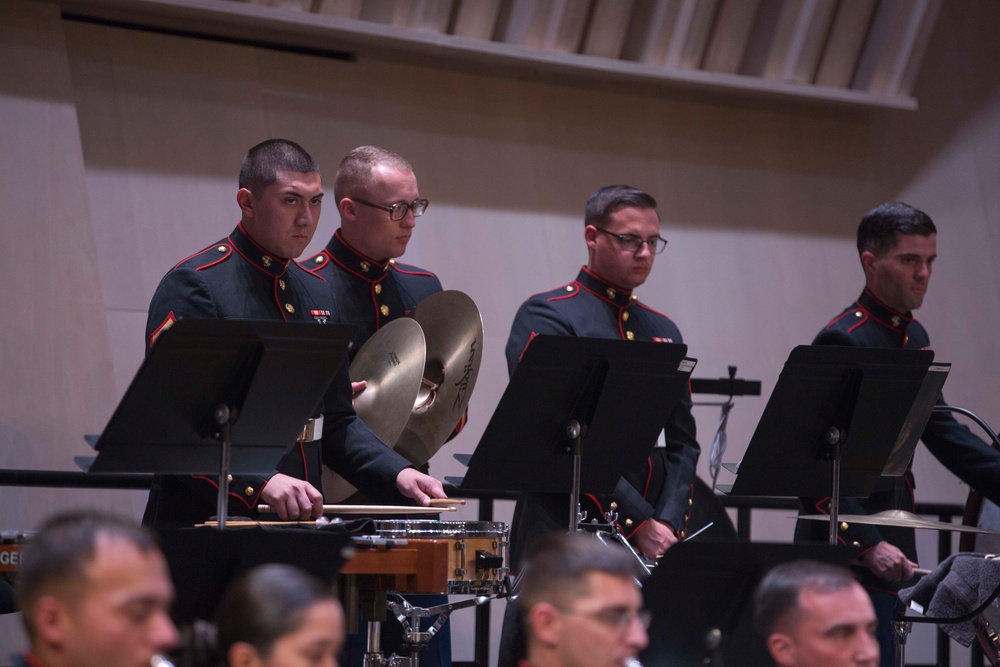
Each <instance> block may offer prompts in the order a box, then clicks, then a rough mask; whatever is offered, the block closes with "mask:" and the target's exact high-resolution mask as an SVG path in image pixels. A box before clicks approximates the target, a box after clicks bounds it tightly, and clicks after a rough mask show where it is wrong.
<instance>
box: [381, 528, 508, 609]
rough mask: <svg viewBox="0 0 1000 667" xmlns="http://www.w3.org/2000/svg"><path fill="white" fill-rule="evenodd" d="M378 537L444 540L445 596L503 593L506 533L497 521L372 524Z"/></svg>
mask: <svg viewBox="0 0 1000 667" xmlns="http://www.w3.org/2000/svg"><path fill="white" fill-rule="evenodd" d="M375 530H376V532H377V533H378V534H379V536H381V537H387V538H389V537H391V538H395V539H409V540H444V541H446V542H449V543H451V546H450V548H449V550H448V554H449V555H448V591H447V592H448V593H449V594H452V595H492V594H497V593H501V592H503V590H504V589H503V581H504V578H505V577H506V575H507V566H506V563H507V549H508V546H509V531H508V528H507V526H506V525H505V524H504V523H502V522H498V521H496V522H495V521H403V520H400V521H388V520H382V521H375Z"/></svg>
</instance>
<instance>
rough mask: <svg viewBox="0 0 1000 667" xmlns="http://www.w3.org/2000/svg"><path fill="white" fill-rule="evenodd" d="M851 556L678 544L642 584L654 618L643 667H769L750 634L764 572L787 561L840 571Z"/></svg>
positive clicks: (810, 549) (776, 547) (823, 547)
mask: <svg viewBox="0 0 1000 667" xmlns="http://www.w3.org/2000/svg"><path fill="white" fill-rule="evenodd" d="M857 551H858V550H857V549H852V548H849V547H845V546H831V545H828V544H766V543H749V542H741V543H733V542H707V541H706V542H699V541H693V542H682V543H680V544H676V545H674V546H673V547H671V548H670V549H667V552H666V553H665V554H663V557H662V558H661V559H660V561H659V562H658V564H657V566H656V569H655V570H653V573H652V575H650V576H649V577H648V578H647V579H645V580H644V581H643V585H642V596H643V603H644V606H645V607H646V609H648V610H649V611H650V612H652V614H653V620H652V624H651V626H650V628H649V646H648V647H647V648H646V649H644V650H643V651H642V653H641V654H640V656H639V657H640V659H641V660H642V664H643V665H646V667H702V666H704V665H712V666H714V667H723V666H727V667H728V666H729V665H732V666H733V667H742V666H743V665H769V664H773V662H772V661H771V660H770V657H769V656H768V653H767V650H766V648H765V642H764V639H763V638H762V637H760V636H759V635H758V634H757V632H756V631H755V630H754V628H753V619H752V617H753V593H754V590H755V589H756V587H757V584H758V583H759V582H760V580H761V579H762V578H763V576H764V575H765V574H766V573H767V571H768V570H769V569H771V568H772V567H774V566H775V565H778V564H779V563H785V562H788V561H793V560H799V559H803V558H808V559H811V560H817V561H822V562H826V563H833V564H836V565H846V564H847V563H849V562H850V560H851V559H852V558H853V557H854V556H855V555H856V553H857Z"/></svg>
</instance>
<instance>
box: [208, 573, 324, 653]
mask: <svg viewBox="0 0 1000 667" xmlns="http://www.w3.org/2000/svg"><path fill="white" fill-rule="evenodd" d="M335 600H336V598H334V596H333V592H332V589H331V588H330V587H329V586H324V585H323V584H322V583H321V582H320V581H319V580H318V579H316V578H315V577H313V576H312V575H310V574H309V573H307V572H305V571H304V570H301V569H299V568H297V567H294V566H292V565H285V564H281V563H271V564H269V565H261V566H258V567H255V568H253V569H251V570H247V571H246V572H244V573H243V574H242V575H241V576H240V577H239V578H238V579H236V581H234V582H233V583H232V584H231V585H230V586H229V588H227V589H226V592H225V594H224V595H223V596H222V600H221V601H220V602H219V606H218V607H217V608H216V611H215V624H216V628H217V642H216V644H217V650H218V651H219V654H220V658H221V660H222V663H223V664H225V656H226V654H227V653H228V651H229V648H230V647H231V646H232V645H233V644H235V643H236V642H247V643H248V644H250V645H251V646H253V647H254V649H255V650H256V651H257V653H258V654H260V656H261V657H264V658H266V657H267V656H268V655H269V654H270V652H271V649H272V647H273V645H274V642H275V641H277V640H278V639H279V638H280V637H282V636H283V635H286V634H288V633H290V632H294V631H295V630H297V629H298V628H299V626H300V624H301V623H302V621H303V615H304V614H305V612H306V610H307V609H308V608H309V607H311V606H312V605H314V604H315V603H317V602H326V601H335Z"/></svg>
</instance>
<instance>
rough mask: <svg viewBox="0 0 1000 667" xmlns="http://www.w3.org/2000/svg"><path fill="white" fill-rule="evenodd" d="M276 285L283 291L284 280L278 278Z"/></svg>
mask: <svg viewBox="0 0 1000 667" xmlns="http://www.w3.org/2000/svg"><path fill="white" fill-rule="evenodd" d="M278 287H280V288H281V291H282V292H284V291H285V281H284V280H279V281H278Z"/></svg>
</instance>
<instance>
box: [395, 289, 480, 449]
mask: <svg viewBox="0 0 1000 667" xmlns="http://www.w3.org/2000/svg"><path fill="white" fill-rule="evenodd" d="M410 317H412V318H413V319H414V320H416V321H417V322H418V323H419V324H420V326H421V328H422V329H423V331H424V338H425V339H426V341H427V359H426V362H425V365H424V375H423V382H422V384H421V387H420V392H419V395H418V396H417V399H416V401H415V402H414V404H413V412H412V414H411V415H410V418H409V420H408V421H407V423H406V428H405V429H404V430H403V434H402V435H401V436H400V437H399V439H398V440H397V441H396V446H395V449H396V451H398V452H399V453H400V454H402V455H403V456H405V457H406V458H407V459H409V460H410V462H412V463H413V464H414V465H417V466H422V465H423V464H425V463H427V461H429V460H430V458H431V457H432V456H434V454H435V453H436V452H437V451H438V450H439V449H441V446H442V445H444V443H445V440H447V439H448V436H449V435H451V433H452V431H454V430H455V426H457V425H458V422H459V420H460V419H461V417H462V414H463V413H464V412H465V409H466V408H467V407H468V405H469V399H470V398H472V390H473V389H474V388H475V386H476V378H477V377H478V376H479V366H480V364H481V363H482V359H483V318H482V316H481V315H480V314H479V308H477V307H476V304H475V302H474V301H473V300H472V299H471V298H470V297H469V296H468V295H466V294H464V293H463V292H459V291H456V290H446V291H444V292H438V293H437V294H432V295H431V296H429V297H427V298H426V299H424V300H423V301H421V302H420V303H418V304H417V305H416V307H415V308H414V309H413V311H412V312H411V313H410Z"/></svg>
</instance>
